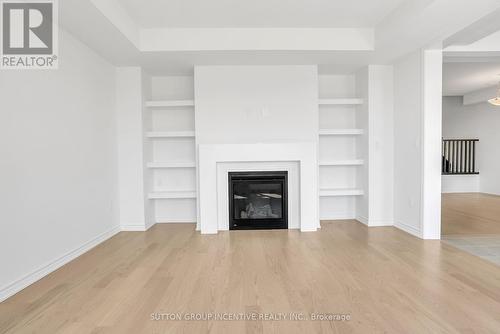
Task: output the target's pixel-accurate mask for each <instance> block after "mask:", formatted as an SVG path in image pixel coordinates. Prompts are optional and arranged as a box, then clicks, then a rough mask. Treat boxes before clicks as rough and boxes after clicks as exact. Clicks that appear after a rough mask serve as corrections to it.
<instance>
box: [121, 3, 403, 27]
mask: <svg viewBox="0 0 500 334" xmlns="http://www.w3.org/2000/svg"><path fill="white" fill-rule="evenodd" d="M405 1H406V0H349V1H345V0H163V1H158V0H119V2H120V4H121V5H122V7H123V8H125V10H126V11H127V12H128V14H129V15H130V16H131V17H132V19H134V21H136V22H137V23H138V24H139V26H141V27H143V28H159V27H182V28H227V27H235V28H244V27H252V28H253V27H265V28H270V27H286V28H291V27H310V28H312V27H343V28H354V27H374V26H375V25H376V24H377V23H378V22H380V21H381V20H382V19H383V18H384V17H385V16H386V15H388V14H389V13H390V12H392V11H393V10H394V9H396V8H397V7H398V6H399V5H400V4H401V3H402V2H405Z"/></svg>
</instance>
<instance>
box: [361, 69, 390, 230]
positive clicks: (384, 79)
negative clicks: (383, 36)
mask: <svg viewBox="0 0 500 334" xmlns="http://www.w3.org/2000/svg"><path fill="white" fill-rule="evenodd" d="M393 77H394V73H393V67H392V66H380V65H370V66H368V67H366V68H364V69H362V70H360V71H359V72H358V73H357V75H356V85H357V93H358V94H357V95H358V96H359V97H361V98H363V99H364V101H365V103H364V104H363V105H361V106H359V107H358V115H357V127H358V128H361V129H364V130H365V134H364V136H362V137H360V138H359V139H358V154H359V155H360V156H362V157H365V164H364V165H363V166H362V167H361V168H359V169H358V182H359V185H360V186H361V187H362V188H363V189H364V190H365V195H364V196H361V197H359V198H358V199H357V202H356V213H357V217H358V220H360V221H361V222H363V223H365V224H367V225H369V226H387V225H393V220H394V216H393V213H394V209H393V208H394V207H393V204H394V203H393V187H394V182H393V181H394V159H393V155H394V143H393V139H394V136H393V129H394V124H393V123H394V98H393V95H394V85H393Z"/></svg>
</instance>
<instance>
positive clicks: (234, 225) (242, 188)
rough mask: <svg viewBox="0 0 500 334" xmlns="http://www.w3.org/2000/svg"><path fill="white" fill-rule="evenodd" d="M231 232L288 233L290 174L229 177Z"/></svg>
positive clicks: (251, 174)
mask: <svg viewBox="0 0 500 334" xmlns="http://www.w3.org/2000/svg"><path fill="white" fill-rule="evenodd" d="M229 203H230V204H229V206H230V208H229V211H230V212H229V216H230V224H229V226H230V229H232V230H237V229H286V228H288V222H287V172H237V173H236V172H235V173H229Z"/></svg>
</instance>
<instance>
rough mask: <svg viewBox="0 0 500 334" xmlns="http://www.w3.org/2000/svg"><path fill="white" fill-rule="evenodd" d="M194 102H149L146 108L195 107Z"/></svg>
mask: <svg viewBox="0 0 500 334" xmlns="http://www.w3.org/2000/svg"><path fill="white" fill-rule="evenodd" d="M193 106H194V100H165V101H147V102H146V107H150V108H159V107H193Z"/></svg>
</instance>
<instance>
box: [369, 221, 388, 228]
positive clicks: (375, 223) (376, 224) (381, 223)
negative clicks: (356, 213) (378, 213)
mask: <svg viewBox="0 0 500 334" xmlns="http://www.w3.org/2000/svg"><path fill="white" fill-rule="evenodd" d="M368 226H370V227H384V226H394V222H393V221H392V220H370V221H369V222H368Z"/></svg>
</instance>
